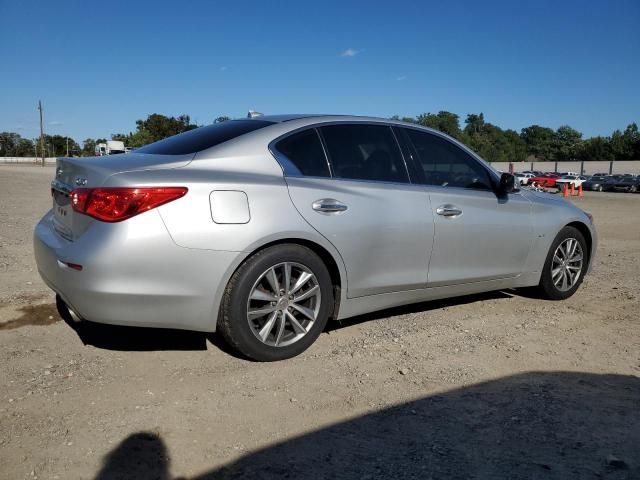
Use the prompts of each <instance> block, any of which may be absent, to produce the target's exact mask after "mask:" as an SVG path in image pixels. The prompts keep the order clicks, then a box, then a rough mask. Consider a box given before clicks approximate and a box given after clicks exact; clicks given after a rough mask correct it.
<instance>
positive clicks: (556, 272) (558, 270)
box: [551, 266, 562, 279]
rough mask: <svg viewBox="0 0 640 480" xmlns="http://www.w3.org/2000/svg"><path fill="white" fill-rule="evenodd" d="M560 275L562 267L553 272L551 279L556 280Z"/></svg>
mask: <svg viewBox="0 0 640 480" xmlns="http://www.w3.org/2000/svg"><path fill="white" fill-rule="evenodd" d="M559 273H562V267H561V266H560V267H558V268H554V269H553V270H551V278H554V279H555V278H557V277H558V274H559Z"/></svg>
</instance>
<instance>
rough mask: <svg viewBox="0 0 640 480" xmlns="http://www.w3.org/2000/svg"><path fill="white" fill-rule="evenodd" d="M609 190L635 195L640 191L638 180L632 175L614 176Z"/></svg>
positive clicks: (639, 179) (639, 180)
mask: <svg viewBox="0 0 640 480" xmlns="http://www.w3.org/2000/svg"><path fill="white" fill-rule="evenodd" d="M609 190H613V191H615V192H632V193H635V192H637V191H638V190H640V178H638V177H634V176H633V175H620V176H615V177H613V178H612V180H611V182H610V183H609Z"/></svg>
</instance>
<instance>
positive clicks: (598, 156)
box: [577, 137, 615, 162]
mask: <svg viewBox="0 0 640 480" xmlns="http://www.w3.org/2000/svg"><path fill="white" fill-rule="evenodd" d="M577 153H578V154H577V157H578V159H579V160H584V161H586V162H589V161H596V160H615V158H614V156H613V151H612V150H611V141H610V140H609V139H608V138H607V137H592V138H588V139H587V140H585V141H584V142H582V143H581V144H580V148H579V149H578V152H577Z"/></svg>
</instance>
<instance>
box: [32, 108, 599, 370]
mask: <svg viewBox="0 0 640 480" xmlns="http://www.w3.org/2000/svg"><path fill="white" fill-rule="evenodd" d="M55 175H56V176H55V178H54V179H53V182H52V185H51V187H52V206H53V208H52V210H51V211H49V212H48V213H47V214H46V215H45V216H44V217H43V218H42V220H41V221H40V222H39V223H38V225H37V226H36V229H35V234H34V244H35V245H34V247H35V248H34V250H35V257H36V263H37V266H38V271H39V272H40V274H41V276H42V278H43V279H44V281H45V282H46V284H47V285H49V286H50V287H51V288H52V289H53V290H54V291H55V292H56V293H57V295H58V300H59V304H60V308H61V309H67V311H66V314H68V315H72V316H73V317H74V318H76V319H88V320H93V321H96V322H101V323H108V324H123V325H135V326H147V327H167V328H181V329H190V330H199V331H205V332H211V331H218V332H219V333H220V334H221V336H222V338H223V339H225V340H226V341H227V343H228V344H229V345H230V346H231V347H232V348H233V349H235V350H236V351H238V352H240V353H241V354H243V355H244V356H246V357H249V358H251V359H254V360H260V361H271V360H281V359H285V358H289V357H292V356H294V355H297V354H299V353H301V352H303V351H304V350H306V349H307V348H308V347H309V346H310V345H311V344H312V343H313V342H314V341H315V340H316V338H317V337H318V336H319V335H320V333H321V332H322V331H323V330H324V328H325V325H326V323H327V321H328V319H329V318H331V319H335V320H339V319H342V318H348V317H352V316H355V315H361V314H364V313H367V312H372V311H376V310H381V309H384V308H390V307H394V306H399V305H405V304H410V303H416V302H423V301H426V300H432V299H437V298H445V297H452V296H458V295H468V294H473V293H479V292H483V291H491V290H502V289H509V288H518V287H531V286H535V287H537V288H538V290H539V293H540V295H541V296H543V297H546V298H549V299H553V300H562V299H566V298H568V297H570V296H571V295H573V294H574V293H575V292H576V290H577V289H578V288H579V286H580V284H581V283H582V280H583V278H584V276H585V275H586V273H587V272H588V271H589V269H590V266H591V264H592V262H593V255H594V252H595V251H596V247H597V235H596V230H595V227H594V224H593V219H592V217H591V215H589V214H587V213H585V212H584V211H582V210H581V209H580V208H578V207H577V206H576V205H574V204H573V203H571V202H566V201H564V200H562V199H559V198H554V197H553V196H551V195H547V194H541V193H538V192H535V191H531V190H520V186H519V185H517V182H516V180H515V178H514V177H513V176H512V175H510V174H508V173H504V174H502V175H500V174H498V173H497V172H496V171H495V170H494V169H493V168H492V167H491V166H490V165H489V164H488V163H486V162H485V161H483V160H482V159H481V158H479V157H478V156H477V155H476V154H475V153H473V151H472V150H470V149H469V148H467V147H466V146H464V145H462V144H461V143H459V142H458V141H456V140H455V139H453V138H450V137H448V136H446V135H444V134H442V133H440V132H437V131H434V130H431V129H427V128H424V127H420V126H417V125H413V124H406V123H403V122H397V121H392V120H386V119H378V118H363V117H351V116H308V115H307V116H305V115H297V116H289V115H280V116H262V117H258V118H252V119H243V120H229V121H226V122H222V123H216V124H213V125H209V126H206V127H201V128H197V129H195V130H191V131H188V132H185V133H181V134H179V135H176V136H173V137H169V138H167V139H165V140H161V141H159V142H156V143H152V144H150V145H147V146H145V147H142V148H140V149H138V150H136V151H135V152H132V153H129V154H126V155H124V154H123V155H114V156H109V157H99V158H98V157H93V158H82V159H71V158H60V159H58V162H57V168H56V174H55ZM63 311H64V310H63Z"/></svg>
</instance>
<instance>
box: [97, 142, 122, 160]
mask: <svg viewBox="0 0 640 480" xmlns="http://www.w3.org/2000/svg"><path fill="white" fill-rule="evenodd" d="M125 152H126V149H125V147H124V142H121V141H119V140H107V141H106V142H105V143H96V156H98V157H102V156H104V155H116V154H118V153H125Z"/></svg>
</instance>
